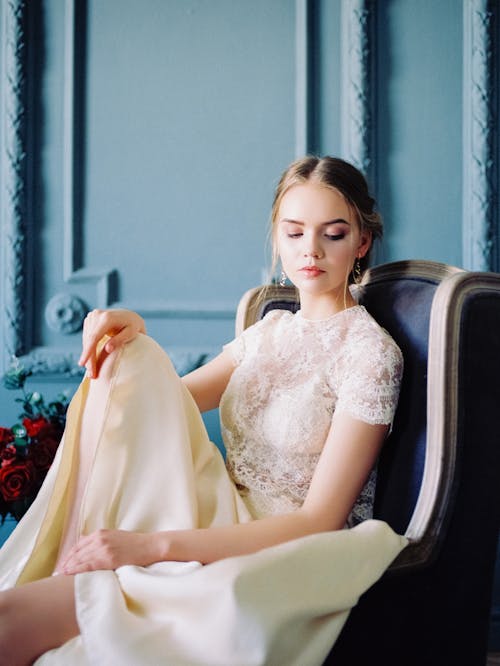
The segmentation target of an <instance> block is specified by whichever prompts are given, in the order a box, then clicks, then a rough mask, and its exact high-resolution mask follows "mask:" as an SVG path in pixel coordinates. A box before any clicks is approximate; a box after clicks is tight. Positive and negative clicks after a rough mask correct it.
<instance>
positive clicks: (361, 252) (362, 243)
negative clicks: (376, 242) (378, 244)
mask: <svg viewBox="0 0 500 666" xmlns="http://www.w3.org/2000/svg"><path fill="white" fill-rule="evenodd" d="M371 245H372V232H371V231H367V230H365V231H362V232H361V234H360V240H359V245H358V252H357V254H356V256H357V258H358V259H362V258H363V257H364V256H365V255H366V253H367V252H368V250H369V249H370V247H371Z"/></svg>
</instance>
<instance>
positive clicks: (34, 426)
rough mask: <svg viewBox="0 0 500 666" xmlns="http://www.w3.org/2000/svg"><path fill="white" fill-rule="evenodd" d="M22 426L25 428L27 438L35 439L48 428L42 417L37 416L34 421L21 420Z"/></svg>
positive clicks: (47, 423)
mask: <svg viewBox="0 0 500 666" xmlns="http://www.w3.org/2000/svg"><path fill="white" fill-rule="evenodd" d="M23 426H24V427H25V428H26V432H27V433H28V437H36V436H37V435H39V434H40V432H41V431H42V430H43V429H44V428H47V426H48V427H50V423H49V421H47V419H44V418H43V416H39V417H38V418H36V419H23Z"/></svg>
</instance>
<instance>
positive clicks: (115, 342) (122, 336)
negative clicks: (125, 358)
mask: <svg viewBox="0 0 500 666" xmlns="http://www.w3.org/2000/svg"><path fill="white" fill-rule="evenodd" d="M135 336H136V334H135V332H134V331H133V329H132V327H131V326H125V327H124V328H122V329H121V330H120V331H118V332H117V333H115V335H113V336H112V337H111V338H110V340H108V342H107V343H106V345H105V347H104V349H105V350H106V351H107V352H108V354H111V352H112V351H114V350H115V349H119V348H120V347H123V345H125V344H126V343H127V342H130V341H131V340H133V339H134V338H135Z"/></svg>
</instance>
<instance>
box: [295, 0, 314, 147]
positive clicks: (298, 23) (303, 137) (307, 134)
mask: <svg viewBox="0 0 500 666" xmlns="http://www.w3.org/2000/svg"><path fill="white" fill-rule="evenodd" d="M311 11H312V9H311V0H295V157H296V158H300V157H303V156H304V155H308V154H309V152H310V150H311V148H312V146H311V103H312V100H311V37H312V36H311Z"/></svg>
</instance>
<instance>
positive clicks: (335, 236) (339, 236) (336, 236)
mask: <svg viewBox="0 0 500 666" xmlns="http://www.w3.org/2000/svg"><path fill="white" fill-rule="evenodd" d="M325 238H328V240H331V241H337V240H342V238H345V234H325Z"/></svg>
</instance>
